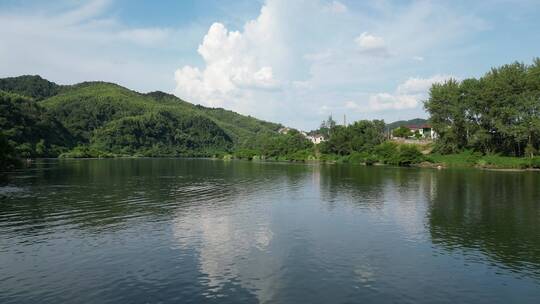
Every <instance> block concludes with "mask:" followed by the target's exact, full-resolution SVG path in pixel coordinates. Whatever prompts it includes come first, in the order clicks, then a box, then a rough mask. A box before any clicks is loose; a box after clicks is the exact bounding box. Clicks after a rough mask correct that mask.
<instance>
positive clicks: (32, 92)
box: [0, 75, 62, 100]
mask: <svg viewBox="0 0 540 304" xmlns="http://www.w3.org/2000/svg"><path fill="white" fill-rule="evenodd" d="M61 88H62V86H60V85H57V84H56V83H54V82H50V81H48V80H45V79H43V78H41V77H40V76H37V75H36V76H30V75H25V76H19V77H8V78H1V79H0V90H2V91H5V92H10V93H16V94H19V95H22V96H27V97H32V98H34V99H35V100H42V99H45V98H47V97H51V96H54V95H56V94H58V93H59V92H60V90H61Z"/></svg>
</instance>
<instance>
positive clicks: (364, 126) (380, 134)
mask: <svg viewBox="0 0 540 304" xmlns="http://www.w3.org/2000/svg"><path fill="white" fill-rule="evenodd" d="M384 128H385V123H384V121H382V120H373V121H368V120H361V121H357V122H355V123H353V124H352V125H349V126H346V127H345V126H335V127H334V128H333V129H332V132H331V134H330V137H329V138H328V140H326V141H325V142H323V143H321V145H320V151H321V153H326V154H338V155H349V154H351V153H353V152H364V151H370V150H372V149H373V148H374V147H375V146H377V145H379V144H381V143H382V142H384V140H385V136H384Z"/></svg>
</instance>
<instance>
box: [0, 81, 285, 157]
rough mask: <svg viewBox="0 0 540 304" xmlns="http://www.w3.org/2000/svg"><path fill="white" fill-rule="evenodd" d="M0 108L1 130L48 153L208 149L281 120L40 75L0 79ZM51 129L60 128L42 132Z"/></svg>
mask: <svg viewBox="0 0 540 304" xmlns="http://www.w3.org/2000/svg"><path fill="white" fill-rule="evenodd" d="M0 107H1V109H2V112H1V113H0V127H1V131H2V133H3V136H4V137H6V138H7V140H8V142H9V143H10V144H11V145H13V146H14V147H15V149H16V150H17V151H18V152H19V153H20V155H21V156H25V157H43V156H47V157H54V156H58V155H60V154H61V153H63V152H67V151H70V150H72V149H74V148H76V147H77V151H79V152H80V151H81V150H85V149H87V150H88V149H90V150H95V151H103V152H104V153H105V154H107V153H111V154H117V155H144V156H212V155H215V154H220V153H227V152H229V151H232V150H233V149H234V148H235V147H237V146H240V145H242V144H243V143H247V142H250V141H253V139H254V138H255V137H257V136H260V135H263V134H277V130H278V129H279V128H280V127H281V125H280V124H275V123H271V122H266V121H262V120H259V119H256V118H253V117H250V116H244V115H241V114H238V113H235V112H233V111H228V110H225V109H221V108H207V107H203V106H200V105H193V104H191V103H189V102H186V101H184V100H182V99H180V98H178V97H176V96H174V95H171V94H167V93H164V92H160V91H156V92H150V93H138V92H135V91H132V90H129V89H127V88H124V87H122V86H119V85H117V84H113V83H107V82H83V83H79V84H75V85H58V84H56V83H53V82H50V81H48V80H45V79H43V78H41V77H40V76H20V77H11V78H4V79H0ZM27 109H32V110H31V111H29V112H28V111H27ZM25 115H26V116H25ZM23 118H24V119H26V120H25V121H21V119H23ZM38 126H39V127H38ZM53 126H54V127H53ZM51 128H52V129H54V130H60V131H58V132H63V133H65V134H63V136H59V135H58V134H55V133H54V132H52V131H51V132H48V133H45V134H44V131H43V130H49V129H51ZM55 132H57V131H55ZM29 134H34V135H35V136H30V135H29ZM53 135H54V136H53ZM38 146H39V147H38ZM90 154H91V153H90Z"/></svg>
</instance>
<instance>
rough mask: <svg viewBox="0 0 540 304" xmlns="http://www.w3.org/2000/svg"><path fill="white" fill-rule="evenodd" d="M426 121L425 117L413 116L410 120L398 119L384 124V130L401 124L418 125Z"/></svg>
mask: <svg viewBox="0 0 540 304" xmlns="http://www.w3.org/2000/svg"><path fill="white" fill-rule="evenodd" d="M427 123H428V120H427V119H423V118H415V119H411V120H398V121H394V122H392V123H389V124H387V125H386V130H393V129H395V128H399V127H403V126H420V125H425V124H427Z"/></svg>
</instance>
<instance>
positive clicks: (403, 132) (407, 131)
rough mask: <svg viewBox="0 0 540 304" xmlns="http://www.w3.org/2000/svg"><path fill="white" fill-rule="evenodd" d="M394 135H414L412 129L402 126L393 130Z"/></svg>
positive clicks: (403, 136) (406, 136) (402, 136)
mask: <svg viewBox="0 0 540 304" xmlns="http://www.w3.org/2000/svg"><path fill="white" fill-rule="evenodd" d="M392 135H393V136H395V137H401V138H409V137H411V136H412V135H413V133H412V131H411V129H409V128H407V127H405V126H401V127H399V128H396V129H394V130H393V131H392Z"/></svg>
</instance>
